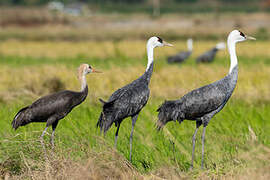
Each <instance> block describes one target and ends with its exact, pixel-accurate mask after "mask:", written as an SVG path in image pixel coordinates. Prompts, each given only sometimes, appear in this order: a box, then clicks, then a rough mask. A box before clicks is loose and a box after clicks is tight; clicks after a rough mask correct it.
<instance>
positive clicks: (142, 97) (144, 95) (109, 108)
mask: <svg viewBox="0 0 270 180" xmlns="http://www.w3.org/2000/svg"><path fill="white" fill-rule="evenodd" d="M152 72H153V63H152V64H151V65H150V68H149V69H148V70H147V71H146V72H145V73H144V74H143V75H142V76H141V77H139V78H138V79H136V80H134V81H133V82H131V83H130V84H128V85H126V86H124V87H122V88H120V89H118V90H117V91H115V92H114V93H113V94H112V95H111V97H110V98H109V100H108V102H105V101H104V100H102V99H101V102H102V103H103V111H102V113H101V114H100V117H99V120H98V123H97V126H98V127H100V130H101V131H103V132H104V133H106V132H107V131H108V129H109V128H110V127H111V125H112V124H113V123H115V126H117V132H116V135H115V146H116V143H117V137H118V131H119V128H120V124H121V122H122V121H123V120H124V119H125V118H127V117H132V129H133V128H134V125H135V123H136V120H137V117H138V114H139V113H140V111H141V109H142V108H143V107H144V106H145V105H146V103H147V101H148V98H149V94H150V90H149V87H148V86H149V82H150V78H151V75H152ZM132 131H133V130H132ZM131 138H132V135H131ZM130 145H132V144H130ZM130 160H131V152H130Z"/></svg>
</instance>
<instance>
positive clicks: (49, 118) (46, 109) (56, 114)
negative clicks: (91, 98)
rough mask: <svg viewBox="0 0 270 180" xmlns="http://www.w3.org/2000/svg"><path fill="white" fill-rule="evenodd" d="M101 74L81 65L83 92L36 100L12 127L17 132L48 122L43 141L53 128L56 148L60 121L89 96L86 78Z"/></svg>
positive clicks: (17, 118)
mask: <svg viewBox="0 0 270 180" xmlns="http://www.w3.org/2000/svg"><path fill="white" fill-rule="evenodd" d="M94 72H99V71H97V70H95V69H94V68H92V67H91V66H90V65H88V64H81V65H80V67H79V69H78V78H79V80H80V82H81V91H79V92H75V91H69V90H64V91H60V92H57V93H53V94H50V95H47V96H44V97H41V98H40V99H38V100H36V101H35V102H34V103H33V104H31V105H30V106H27V107H24V108H22V109H21V110H20V111H19V112H18V113H17V114H16V116H15V117H14V119H13V121H12V127H13V128H14V129H15V130H16V129H17V128H18V127H20V126H25V125H27V124H29V123H32V122H46V128H45V130H44V131H43V133H42V135H41V140H43V136H44V134H45V132H46V131H47V129H48V127H49V126H52V130H53V131H52V135H51V144H52V146H54V132H55V129H56V126H57V124H58V121H59V120H60V119H62V118H64V117H65V116H66V115H68V113H69V112H70V111H71V110H72V109H73V108H74V107H76V106H78V105H79V104H81V103H82V102H83V101H84V100H85V98H86V97H87V94H88V86H87V82H86V78H85V76H86V75H87V74H88V73H94Z"/></svg>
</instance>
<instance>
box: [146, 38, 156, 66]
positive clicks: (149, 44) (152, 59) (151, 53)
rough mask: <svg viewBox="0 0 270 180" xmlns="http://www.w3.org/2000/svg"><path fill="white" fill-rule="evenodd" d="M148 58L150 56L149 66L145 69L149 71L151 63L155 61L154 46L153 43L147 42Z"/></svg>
mask: <svg viewBox="0 0 270 180" xmlns="http://www.w3.org/2000/svg"><path fill="white" fill-rule="evenodd" d="M146 49H147V58H148V63H147V68H146V70H145V71H147V70H148V69H149V68H150V65H151V64H152V63H153V61H154V46H153V45H152V44H151V43H147V47H146Z"/></svg>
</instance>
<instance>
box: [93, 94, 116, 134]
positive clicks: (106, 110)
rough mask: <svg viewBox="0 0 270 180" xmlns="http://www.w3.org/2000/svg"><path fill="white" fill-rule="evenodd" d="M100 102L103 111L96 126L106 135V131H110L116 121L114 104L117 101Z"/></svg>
mask: <svg viewBox="0 0 270 180" xmlns="http://www.w3.org/2000/svg"><path fill="white" fill-rule="evenodd" d="M100 101H101V102H102V103H103V111H102V112H101V114H100V116H99V119H98V122H97V125H96V126H97V127H99V128H100V130H101V131H103V132H104V134H105V133H106V131H108V129H109V128H110V127H111V125H112V124H113V123H114V120H115V112H114V109H113V108H114V107H113V104H114V102H115V100H114V101H109V102H106V101H104V100H102V99H100Z"/></svg>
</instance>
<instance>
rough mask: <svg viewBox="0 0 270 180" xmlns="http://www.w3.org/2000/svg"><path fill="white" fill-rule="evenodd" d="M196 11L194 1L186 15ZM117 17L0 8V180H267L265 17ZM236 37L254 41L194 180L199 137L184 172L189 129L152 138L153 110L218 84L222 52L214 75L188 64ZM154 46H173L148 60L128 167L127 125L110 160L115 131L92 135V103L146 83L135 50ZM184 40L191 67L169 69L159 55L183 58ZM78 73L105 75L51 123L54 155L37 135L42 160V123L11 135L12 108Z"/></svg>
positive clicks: (225, 61) (269, 135) (94, 77)
mask: <svg viewBox="0 0 270 180" xmlns="http://www.w3.org/2000/svg"><path fill="white" fill-rule="evenodd" d="M12 2H19V1H12ZM21 2H22V1H21ZM25 2H26V1H25ZM29 2H30V1H29ZM32 2H35V3H37V2H38V1H32ZM43 2H45V1H43ZM119 2H120V1H119ZM168 2H169V1H168ZM209 2H210V1H209ZM143 3H149V2H143ZM174 3H177V2H176V1H175V2H174ZM181 3H182V2H180V4H181ZM184 3H186V2H184ZM196 3H201V1H199V0H198V1H196V2H195V3H194V7H195V6H196ZM240 3H241V2H240ZM250 3H253V1H251V2H250ZM169 4H170V3H169ZM31 5H33V4H31ZM197 5H198V4H197ZM104 6H105V5H104ZM90 7H93V6H92V5H91V4H90ZM97 7H98V6H97ZM108 7H109V5H108ZM111 7H113V6H111ZM124 7H125V6H123V8H122V11H120V12H118V13H113V14H107V13H101V11H100V9H99V10H98V11H93V10H92V11H91V12H90V13H89V14H81V15H79V16H74V15H71V14H68V13H65V12H51V11H49V10H48V9H47V7H45V6H39V7H33V6H31V7H28V6H24V7H21V6H18V7H12V6H7V5H5V6H2V7H0V17H1V19H0V26H1V28H0V41H1V42H0V66H1V70H0V107H1V109H0V119H1V120H0V127H1V128H0V179H1V178H2V179H87V178H89V179H106V178H107V179H127V178H131V179H179V178H183V179H192V178H193V179H209V178H211V179H255V178H256V179H270V173H269V168H270V166H269V164H270V123H269V117H270V114H269V113H270V93H269V92H270V84H269V81H270V76H269V74H270V66H269V65H270V52H269V51H267V49H269V42H268V39H269V28H270V25H269V22H268V21H269V18H270V17H269V14H267V13H265V12H261V11H260V12H257V13H252V14H249V13H243V11H242V12H231V11H230V12H226V13H216V12H212V13H202V12H197V13H192V14H189V13H188V12H187V11H182V12H180V13H177V14H175V13H170V14H166V13H162V11H161V16H160V17H159V18H153V17H152V15H150V13H138V12H141V11H140V10H138V11H136V13H135V14H133V13H123V12H125V11H126V12H127V9H126V8H124ZM133 7H135V5H134V6H133ZM138 7H142V6H139V5H138ZM149 7H151V4H150V5H149ZM90 9H91V8H90ZM134 9H137V8H134ZM138 9H139V8H138ZM182 9H184V7H182ZM103 12H105V11H103ZM107 12H109V11H107ZM121 12H122V13H121ZM207 12H209V11H207ZM235 28H238V29H241V30H242V31H243V32H244V33H247V34H249V35H252V36H255V37H256V38H257V39H258V40H257V41H254V42H245V43H241V44H238V45H237V54H238V60H239V71H240V72H239V80H238V84H237V88H236V90H235V92H234V93H233V96H232V98H231V99H230V101H229V102H228V104H227V105H226V106H225V108H224V109H223V110H222V111H221V112H220V113H219V114H218V115H216V116H215V117H214V118H213V119H212V120H211V122H210V124H209V126H208V127H207V130H206V147H205V150H206V152H205V153H206V169H205V170H204V171H201V170H200V169H199V167H200V161H201V142H200V135H201V129H200V132H199V134H198V138H197V144H196V154H195V168H194V169H195V170H194V171H192V172H191V171H189V170H188V168H189V165H190V164H189V163H190V160H191V147H192V142H191V138H192V134H193V132H194V130H195V123H194V122H190V121H184V122H183V123H182V124H181V125H179V124H177V123H173V122H171V123H169V124H168V125H167V126H166V127H165V128H164V129H163V130H162V131H161V132H157V131H156V130H155V122H156V121H157V112H156V109H157V108H158V106H159V105H160V104H161V103H162V102H163V101H164V100H165V99H176V98H180V97H181V96H183V95H184V94H185V93H187V92H189V91H190V90H192V89H194V88H197V87H200V86H202V85H205V84H208V83H211V82H213V81H216V80H218V79H221V78H222V77H224V76H225V75H226V73H227V72H228V70H229V56H228V53H227V51H220V52H219V53H218V55H217V58H216V60H215V61H214V63H212V64H200V65H197V64H195V58H196V57H197V56H198V55H199V54H201V53H202V52H204V51H206V50H208V49H209V48H212V47H213V46H215V44H216V43H217V42H219V41H226V36H227V35H228V33H229V32H230V31H231V30H232V29H235ZM153 35H159V36H161V37H162V38H163V39H164V40H166V41H169V42H170V43H172V44H174V45H175V46H174V47H173V48H169V47H163V48H156V49H155V67H154V73H153V76H152V79H151V84H150V88H151V97H150V99H149V102H148V104H147V106H146V107H145V108H144V109H143V111H142V113H141V114H140V116H139V119H138V121H137V123H136V127H135V132H134V151H133V153H134V156H133V157H134V159H133V161H132V162H129V161H128V160H127V159H128V151H129V150H128V148H129V146H128V143H129V134H130V129H131V120H130V119H126V120H125V121H124V122H123V125H122V127H121V129H120V132H119V141H118V147H117V149H114V148H113V141H114V133H115V130H116V128H115V127H112V128H111V129H110V130H109V132H108V134H107V136H106V137H103V136H100V133H99V130H98V129H96V127H95V125H96V122H97V119H98V117H99V113H100V111H101V104H100V102H99V101H98V98H104V99H107V98H108V97H109V95H110V94H111V93H112V92H114V91H115V90H116V89H118V88H119V87H121V86H123V85H125V84H127V83H129V82H131V81H132V80H134V79H136V78H137V77H138V76H139V75H141V74H142V73H143V72H144V70H145V66H146V64H147V60H146V51H145V44H146V41H147V39H148V38H149V37H150V36H153ZM188 37H192V38H193V39H194V52H193V54H192V56H191V58H190V59H188V60H187V61H186V62H185V63H184V64H181V65H168V64H167V63H166V58H167V57H168V56H169V55H172V54H175V53H177V52H179V51H181V50H186V39H187V38H188ZM80 63H89V64H91V65H92V66H94V67H96V68H97V69H100V70H102V71H103V72H104V73H103V74H90V75H89V76H88V77H87V82H88V85H89V95H88V97H87V99H86V101H85V102H84V103H83V104H82V105H80V106H79V107H77V108H75V109H74V110H73V111H72V112H71V113H70V114H69V115H68V116H67V117H66V118H64V119H63V120H61V121H60V124H59V126H58V128H57V130H56V148H55V149H54V150H52V149H51V147H50V144H49V137H50V133H51V131H49V132H48V133H47V134H46V136H45V142H46V150H45V151H44V150H43V149H42V147H41V144H40V142H39V136H40V134H41V133H42V131H43V129H44V128H45V124H40V123H35V124H29V125H28V126H25V127H21V128H19V129H18V130H17V131H14V130H13V129H12V128H11V121H12V119H13V117H14V115H15V114H16V112H17V111H18V110H19V109H20V108H22V107H24V106H26V105H29V104H30V103H31V102H33V101H34V100H36V99H37V98H39V97H41V96H43V95H46V94H48V93H52V92H56V91H59V90H62V89H71V90H78V89H79V87H80V85H79V82H78V80H77V78H76V73H77V72H76V70H77V67H78V66H79V64H80Z"/></svg>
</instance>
